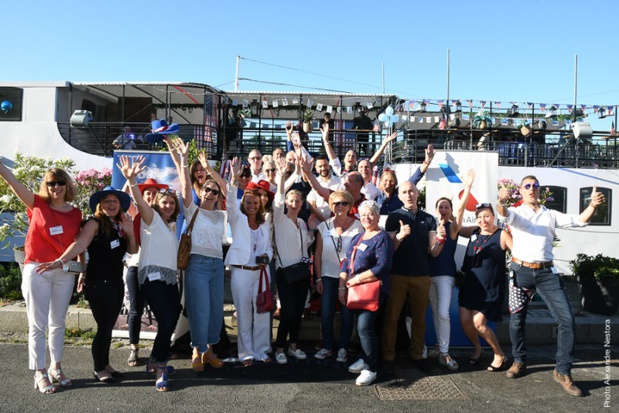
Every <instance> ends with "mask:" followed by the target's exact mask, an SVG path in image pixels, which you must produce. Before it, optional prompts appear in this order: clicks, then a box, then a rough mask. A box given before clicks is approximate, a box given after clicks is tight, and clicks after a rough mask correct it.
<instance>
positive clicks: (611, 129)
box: [610, 121, 617, 137]
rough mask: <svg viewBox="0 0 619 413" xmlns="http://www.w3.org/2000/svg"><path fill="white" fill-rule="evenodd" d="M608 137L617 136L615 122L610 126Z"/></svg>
mask: <svg viewBox="0 0 619 413" xmlns="http://www.w3.org/2000/svg"><path fill="white" fill-rule="evenodd" d="M610 136H613V137H614V136H617V129H615V122H614V121H613V122H612V123H611V124H610Z"/></svg>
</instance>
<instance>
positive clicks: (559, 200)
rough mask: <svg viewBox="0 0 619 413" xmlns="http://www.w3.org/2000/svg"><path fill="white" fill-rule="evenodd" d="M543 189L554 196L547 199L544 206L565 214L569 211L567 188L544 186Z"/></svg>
mask: <svg viewBox="0 0 619 413" xmlns="http://www.w3.org/2000/svg"><path fill="white" fill-rule="evenodd" d="M542 188H543V189H544V190H545V188H548V190H549V191H550V193H551V194H552V195H550V196H549V197H548V198H547V199H546V203H545V204H544V206H546V208H549V209H554V210H556V211H559V212H562V213H564V214H565V212H566V211H567V188H565V187H563V186H550V185H548V186H543V187H542ZM551 199H552V200H551Z"/></svg>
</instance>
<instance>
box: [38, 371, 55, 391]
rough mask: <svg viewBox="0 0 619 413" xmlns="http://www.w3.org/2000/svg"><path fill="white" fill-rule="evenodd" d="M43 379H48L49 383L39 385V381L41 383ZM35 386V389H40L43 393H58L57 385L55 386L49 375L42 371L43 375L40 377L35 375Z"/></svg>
mask: <svg viewBox="0 0 619 413" xmlns="http://www.w3.org/2000/svg"><path fill="white" fill-rule="evenodd" d="M43 380H47V382H48V383H49V384H48V385H47V386H43V387H41V386H39V383H41V382H42V381H43ZM34 388H35V390H38V391H39V392H41V393H42V394H54V393H56V387H54V385H53V384H52V382H51V381H50V380H49V376H48V375H47V373H41V375H40V376H39V377H37V376H36V374H35V376H34Z"/></svg>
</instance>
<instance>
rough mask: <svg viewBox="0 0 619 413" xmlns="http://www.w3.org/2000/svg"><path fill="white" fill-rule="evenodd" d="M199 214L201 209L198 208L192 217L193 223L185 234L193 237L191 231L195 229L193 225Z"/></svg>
mask: <svg viewBox="0 0 619 413" xmlns="http://www.w3.org/2000/svg"><path fill="white" fill-rule="evenodd" d="M198 212H200V207H197V208H196V212H194V213H193V217H191V222H190V223H189V225H188V226H187V229H186V230H185V234H187V235H191V230H192V229H193V223H194V222H195V220H196V217H197V216H198Z"/></svg>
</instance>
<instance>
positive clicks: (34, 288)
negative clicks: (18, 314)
mask: <svg viewBox="0 0 619 413" xmlns="http://www.w3.org/2000/svg"><path fill="white" fill-rule="evenodd" d="M0 176H1V177H2V179H4V180H5V181H6V183H7V184H8V185H9V186H10V187H11V189H12V190H13V191H14V192H15V194H17V196H18V198H19V199H20V200H21V201H22V202H23V203H24V205H26V207H27V208H28V211H27V213H28V221H29V222H30V226H29V228H28V233H27V234H26V244H25V251H26V259H25V263H24V269H23V272H22V285H21V289H22V294H23V296H24V299H25V300H26V312H27V314H28V359H29V361H28V365H29V368H30V369H31V370H35V374H34V388H35V389H38V390H39V391H40V392H41V393H46V394H49V393H55V392H56V388H55V387H54V386H53V384H52V383H53V382H58V383H59V384H60V385H61V386H63V387H68V386H71V384H72V383H71V380H70V379H69V378H67V376H66V375H65V374H64V372H63V370H62V368H61V361H62V350H63V347H64V332H65V318H66V315H67V310H68V309H69V301H70V300H71V294H72V293H73V285H74V284H75V276H74V275H73V274H72V273H69V272H68V271H66V270H65V269H68V268H66V264H67V262H65V261H62V262H60V261H59V262H58V264H60V265H59V267H58V268H57V269H55V270H53V271H49V272H47V273H46V274H36V273H35V269H36V267H37V265H38V264H39V263H42V262H49V261H55V260H60V259H59V257H60V255H61V254H62V253H63V252H64V250H65V248H66V247H67V246H69V245H70V244H71V243H72V242H73V241H75V237H76V236H77V234H78V232H79V230H80V223H81V222H82V213H81V212H80V210H79V209H77V208H75V207H74V206H72V205H71V204H69V202H70V201H72V200H73V199H75V194H76V187H75V184H74V182H73V179H71V177H70V176H69V174H68V173H67V172H66V171H64V170H62V169H60V168H50V169H48V170H47V172H46V173H45V176H44V177H43V181H42V182H41V187H40V189H39V193H38V194H35V193H33V192H31V191H30V190H29V189H28V188H27V187H26V186H25V185H24V184H23V183H21V182H20V181H19V180H18V179H17V178H16V177H15V175H13V173H12V172H11V171H10V170H9V169H8V168H7V167H6V166H5V165H4V164H3V163H2V158H1V157H0ZM48 328H49V352H50V356H51V363H50V367H49V371H48V372H46V371H45V368H46V364H47V360H46V355H47V354H46V349H45V339H46V330H47V329H48ZM48 373H49V374H48Z"/></svg>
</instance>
